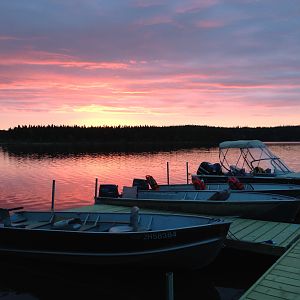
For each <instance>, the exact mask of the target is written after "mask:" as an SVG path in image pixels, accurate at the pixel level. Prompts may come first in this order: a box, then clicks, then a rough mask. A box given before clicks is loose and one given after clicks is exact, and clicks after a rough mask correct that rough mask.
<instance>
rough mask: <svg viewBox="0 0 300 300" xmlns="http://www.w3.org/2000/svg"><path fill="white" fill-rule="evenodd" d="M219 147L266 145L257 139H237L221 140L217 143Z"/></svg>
mask: <svg viewBox="0 0 300 300" xmlns="http://www.w3.org/2000/svg"><path fill="white" fill-rule="evenodd" d="M219 148H220V149H226V148H266V145H265V144H264V143H263V142H261V141H259V140H238V141H226V142H222V143H220V144H219Z"/></svg>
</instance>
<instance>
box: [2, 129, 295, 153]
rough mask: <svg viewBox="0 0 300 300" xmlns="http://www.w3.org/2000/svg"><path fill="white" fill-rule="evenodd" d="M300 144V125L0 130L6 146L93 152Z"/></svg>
mask: <svg viewBox="0 0 300 300" xmlns="http://www.w3.org/2000/svg"><path fill="white" fill-rule="evenodd" d="M239 139H245V140H250V139H258V140H261V141H264V142H278V141H280V142H292V141H295V142H297V141H300V126H277V127H213V126H199V125H185V126H165V127H158V126H101V127H93V126H91V127H86V126H76V125H75V126H66V125H61V126H56V125H47V126H31V125H29V126H27V125H24V126H17V127H14V128H10V129H8V130H0V142H1V143H2V144H3V145H19V146H21V145H22V146H34V145H44V146H45V145H48V146H51V145H52V146H53V145H55V146H57V147H58V146H61V147H70V146H71V147H72V148H74V147H75V148H93V149H94V150H99V151H102V150H112V149H114V150H120V151H123V150H133V151H134V150H142V151H144V150H145V151H151V150H171V149H183V148H195V147H212V146H217V145H218V144H219V143H220V142H222V141H225V140H239Z"/></svg>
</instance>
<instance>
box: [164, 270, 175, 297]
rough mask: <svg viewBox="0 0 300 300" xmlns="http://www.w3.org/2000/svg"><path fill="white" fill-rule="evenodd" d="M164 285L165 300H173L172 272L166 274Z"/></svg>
mask: <svg viewBox="0 0 300 300" xmlns="http://www.w3.org/2000/svg"><path fill="white" fill-rule="evenodd" d="M166 283H167V298H166V300H174V282H173V272H167V273H166Z"/></svg>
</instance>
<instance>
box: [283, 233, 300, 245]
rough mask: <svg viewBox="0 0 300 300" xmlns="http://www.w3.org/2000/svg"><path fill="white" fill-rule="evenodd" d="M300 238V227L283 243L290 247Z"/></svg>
mask: <svg viewBox="0 0 300 300" xmlns="http://www.w3.org/2000/svg"><path fill="white" fill-rule="evenodd" d="M299 238H300V229H299V230H297V231H295V232H294V233H293V234H291V236H289V237H288V238H287V239H286V240H285V241H284V242H283V243H282V244H283V245H284V246H286V247H290V246H291V245H293V244H294V243H295V242H296V241H297V240H299Z"/></svg>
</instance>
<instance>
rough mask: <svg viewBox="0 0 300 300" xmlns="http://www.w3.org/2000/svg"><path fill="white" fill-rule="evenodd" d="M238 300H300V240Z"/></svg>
mask: <svg viewBox="0 0 300 300" xmlns="http://www.w3.org/2000/svg"><path fill="white" fill-rule="evenodd" d="M240 299H242V300H246V299H279V300H280V299H300V240H298V241H297V242H295V243H294V244H293V245H292V246H291V247H290V248H289V249H288V250H287V251H286V252H285V253H284V254H283V255H282V256H281V257H280V258H279V259H278V260H277V261H276V263H275V264H274V265H273V266H272V267H271V268H270V269H268V270H267V271H266V272H265V273H264V274H263V275H262V276H261V277H260V278H259V279H258V281H257V282H256V283H255V284H254V285H253V286H252V287H250V288H249V289H248V290H247V291H246V293H245V294H244V295H243V296H242V297H241V298H240Z"/></svg>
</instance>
